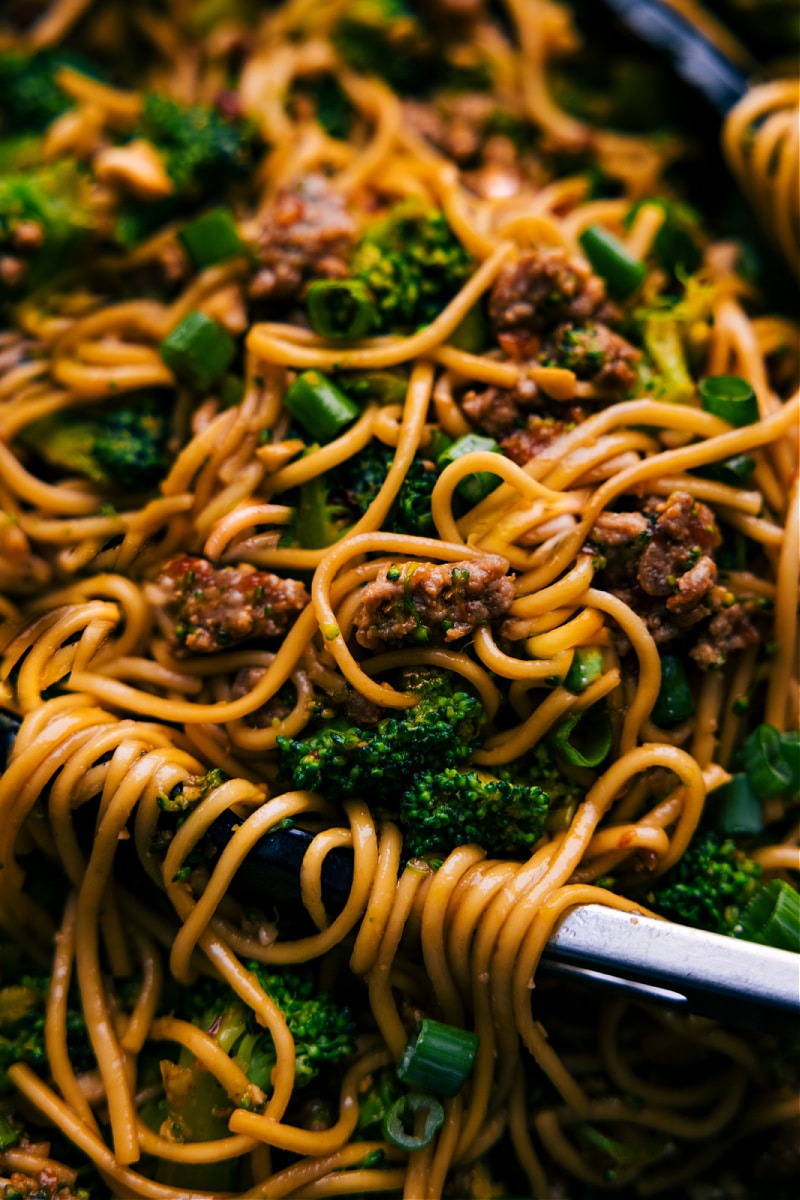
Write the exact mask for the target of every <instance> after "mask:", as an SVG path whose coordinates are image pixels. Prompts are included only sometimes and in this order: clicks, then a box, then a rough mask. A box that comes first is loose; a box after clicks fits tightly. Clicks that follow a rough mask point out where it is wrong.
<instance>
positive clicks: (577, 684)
mask: <svg viewBox="0 0 800 1200" xmlns="http://www.w3.org/2000/svg"><path fill="white" fill-rule="evenodd" d="M602 674H603V655H602V653H601V651H600V650H597V649H595V647H594V646H579V647H578V649H577V650H576V651H575V654H574V656H573V659H572V662H571V663H570V668H569V670H568V671H567V674H566V677H565V679H564V687H565V688H567V690H568V691H570V692H575V694H576V695H578V694H579V693H580V692H585V691H586V689H587V687H588V686H589V684H590V683H594V681H595V679H599V678H600V676H601V675H602Z"/></svg>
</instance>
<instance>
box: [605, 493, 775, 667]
mask: <svg viewBox="0 0 800 1200" xmlns="http://www.w3.org/2000/svg"><path fill="white" fill-rule="evenodd" d="M591 540H592V544H593V545H595V546H597V547H599V548H600V549H601V550H602V552H603V558H604V563H603V567H602V568H601V570H600V572H599V574H598V577H597V582H598V584H600V586H602V587H605V588H607V589H608V590H609V591H611V592H613V593H614V594H615V595H617V596H619V597H620V599H622V600H624V601H625V603H626V604H628V605H629V606H630V607H631V608H632V609H633V610H634V612H636V613H638V614H639V616H641V617H642V619H643V620H644V621H645V623H646V625H647V628H648V629H649V631H650V633H651V635H652V636H653V638H654V639H655V641H656V642H657V643H659V644H664V643H666V642H671V641H673V640H674V639H676V638H681V637H684V636H685V635H686V634H687V632H688V631H689V630H691V629H693V627H694V626H697V627H698V628H697V632H696V642H695V644H694V645H693V646H692V647H691V649H689V651H688V652H689V654H690V655H691V657H692V658H694V659H695V661H696V662H697V663H698V664H699V666H701V667H702V668H703V669H707V668H709V667H716V666H721V665H722V663H724V662H725V661H726V658H727V655H728V654H729V653H730V652H731V651H734V650H741V649H742V647H744V646H746V645H748V644H752V643H754V642H757V641H758V640H759V633H758V630H757V628H756V626H755V625H754V624H753V622H752V620H751V619H750V614H749V612H748V610H747V606H746V605H744V604H740V603H737V602H735V598H734V597H733V595H731V593H730V592H728V591H727V590H726V588H724V587H722V586H720V585H719V584H718V583H717V564H716V562H715V561H714V552H715V550H717V548H718V547H719V546H720V544H721V540H722V539H721V537H720V533H719V530H718V528H717V523H716V519H715V517H714V514H713V512H712V511H711V509H710V508H708V506H707V505H705V504H701V503H700V502H699V501H697V500H694V499H693V498H692V497H691V496H689V495H688V494H687V493H686V492H673V493H672V495H671V496H670V497H669V498H668V499H667V500H661V499H659V498H658V497H656V496H651V497H650V498H649V499H648V500H647V501H646V502H645V504H644V511H643V512H627V513H610V512H609V513H603V514H601V516H600V517H599V518H598V519H597V521H596V522H595V525H594V528H593V529H592V539H591ZM625 648H626V647H625V646H621V649H622V650H623V651H624V650H625Z"/></svg>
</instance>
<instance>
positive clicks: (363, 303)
mask: <svg viewBox="0 0 800 1200" xmlns="http://www.w3.org/2000/svg"><path fill="white" fill-rule="evenodd" d="M306 300H307V304H308V319H309V321H310V322H311V328H312V329H313V330H314V332H315V333H318V334H319V335H320V337H324V338H332V339H335V340H345V339H346V340H349V341H352V340H353V339H355V338H362V337H366V335H367V334H368V333H371V332H372V330H373V329H374V328H375V325H376V317H375V299H374V297H373V295H372V292H371V291H370V290H369V288H368V287H366V286H365V285H364V284H363V283H361V282H360V280H358V279H317V280H315V281H314V283H312V284H311V287H310V288H309V289H308V295H307V297H306Z"/></svg>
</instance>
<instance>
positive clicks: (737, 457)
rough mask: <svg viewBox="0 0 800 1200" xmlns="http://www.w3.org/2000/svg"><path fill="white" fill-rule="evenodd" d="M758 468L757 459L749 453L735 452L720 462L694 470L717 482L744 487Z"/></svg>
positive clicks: (704, 477)
mask: <svg viewBox="0 0 800 1200" xmlns="http://www.w3.org/2000/svg"><path fill="white" fill-rule="evenodd" d="M755 469H756V460H755V459H754V458H751V457H750V455H749V454H733V455H731V457H730V458H723V459H721V460H720V461H719V462H715V463H709V464H708V465H707V466H705V467H697V468H696V470H694V471H693V472H692V474H693V475H699V476H700V478H701V479H713V480H714V481H715V483H728V484H730V486H731V487H744V485H745V484H746V483H747V482H748V480H749V479H750V476H751V475H752V474H753V471H755Z"/></svg>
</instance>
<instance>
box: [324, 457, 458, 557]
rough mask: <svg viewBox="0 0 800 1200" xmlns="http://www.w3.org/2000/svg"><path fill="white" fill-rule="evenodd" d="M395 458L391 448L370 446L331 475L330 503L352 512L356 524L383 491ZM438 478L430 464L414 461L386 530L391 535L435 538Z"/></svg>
mask: <svg viewBox="0 0 800 1200" xmlns="http://www.w3.org/2000/svg"><path fill="white" fill-rule="evenodd" d="M393 458H394V451H393V450H392V449H390V448H389V447H388V446H384V445H382V444H381V443H380V442H371V443H370V445H369V446H367V447H366V448H365V449H364V450H362V451H361V453H360V454H357V455H356V456H355V457H354V458H352V459H350V460H348V462H347V463H345V464H344V465H343V466H342V467H338V468H336V470H335V471H331V472H330V473H329V474H328V476H327V485H328V496H329V498H330V501H331V502H332V503H335V504H338V505H339V506H341V507H344V508H346V509H349V510H350V511H351V512H352V513H353V517H354V519H356V520H357V519H358V518H359V517H361V516H363V515H364V513H365V512H366V511H367V509H368V508H369V506H370V504H371V503H372V501H373V500H374V499H375V497H376V496H377V494H378V492H379V491H380V489H381V488H382V486H383V484H384V482H385V480H386V475H387V473H388V471H389V467H390V466H391V463H392V459H393ZM438 477H439V476H438V472H437V471H436V470H435V469H434V468H433V467H432V466H431V465H429V464H428V460H426V459H425V458H415V459H414V460H413V461H412V463H411V465H410V467H409V469H408V471H407V472H406V476H405V479H404V480H403V482H402V484H401V486H400V491H399V492H398V494H397V499H396V500H395V502H394V504H393V505H392V508H391V510H390V512H389V515H388V517H387V519H386V521H385V522H384V528H385V529H387V530H389V531H390V532H391V533H409V534H412V535H418V536H419V537H432V536H435V526H434V523H433V515H432V513H431V493H432V492H433V488H434V485H435V484H436V480H437V479H438Z"/></svg>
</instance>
